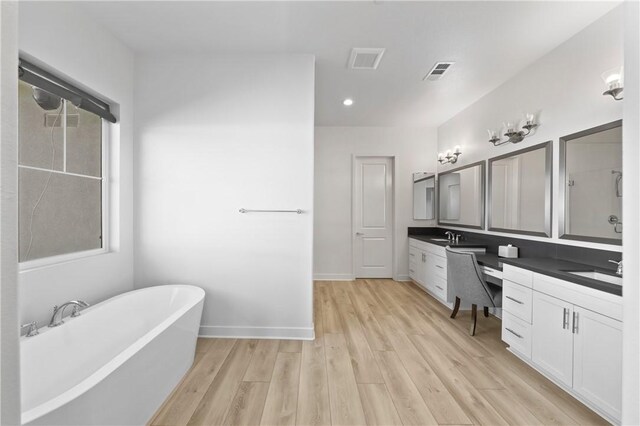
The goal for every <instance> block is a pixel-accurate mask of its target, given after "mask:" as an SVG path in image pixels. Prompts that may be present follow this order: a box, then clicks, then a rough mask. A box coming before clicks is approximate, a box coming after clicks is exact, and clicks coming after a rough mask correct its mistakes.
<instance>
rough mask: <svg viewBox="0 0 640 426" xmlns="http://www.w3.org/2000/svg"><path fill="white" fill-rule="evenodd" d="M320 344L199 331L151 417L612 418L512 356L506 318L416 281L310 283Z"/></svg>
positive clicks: (375, 420)
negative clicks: (192, 352)
mask: <svg viewBox="0 0 640 426" xmlns="http://www.w3.org/2000/svg"><path fill="white" fill-rule="evenodd" d="M314 292H315V312H314V314H315V327H316V339H315V340H314V341H304V342H302V341H290V340H235V339H200V340H199V342H198V348H197V354H196V361H195V363H194V366H193V367H192V369H191V370H190V372H189V373H188V374H187V376H186V377H185V379H184V380H183V381H182V383H181V384H180V385H179V386H178V387H177V388H176V390H175V391H174V393H173V394H172V396H171V397H170V398H169V399H168V400H167V401H166V402H165V404H164V405H163V407H162V408H161V409H160V410H159V412H158V413H157V414H156V416H155V417H154V419H153V420H152V422H151V423H152V424H153V425H181V424H185V425H186V424H194V425H196V424H201V425H216V424H237V425H244V424H247V425H248V424H255V425H257V424H265V425H293V424H300V425H325V424H327V425H328V424H340V425H361V424H371V425H373V424H378V425H395V424H413V425H427V424H446V425H462V424H483V425H504V424H518V425H533V424H544V425H551V424H606V422H605V421H604V420H603V419H601V418H600V417H598V416H597V415H596V414H594V413H592V412H591V411H590V410H589V409H587V408H586V407H584V406H583V405H582V404H581V403H580V402H578V401H576V400H575V399H573V398H572V397H571V396H569V395H568V394H566V393H565V392H563V391H562V390H561V389H560V388H558V387H557V386H555V385H554V384H553V383H551V382H550V381H549V380H547V379H545V378H544V377H542V376H541V375H540V374H538V373H537V372H536V371H535V370H533V369H531V368H530V367H528V366H527V365H526V364H524V363H523V362H522V361H520V360H519V359H517V358H516V357H515V356H513V355H511V354H510V353H509V352H508V351H507V350H506V349H505V345H504V344H503V343H502V342H501V340H500V321H499V320H498V319H496V318H494V317H490V318H485V317H480V318H478V328H477V331H476V336H475V337H471V336H469V334H468V327H469V321H470V315H469V312H461V313H460V314H459V315H458V317H457V318H456V319H455V320H451V319H449V313H450V311H449V310H448V309H447V308H446V307H445V306H443V305H441V304H440V303H438V302H437V301H435V300H434V299H432V298H431V297H430V296H428V295H427V294H426V293H425V292H423V291H422V290H420V289H419V288H418V287H417V286H415V285H414V284H412V283H400V282H395V281H391V280H357V281H354V282H328V281H325V282H316V283H315V289H314Z"/></svg>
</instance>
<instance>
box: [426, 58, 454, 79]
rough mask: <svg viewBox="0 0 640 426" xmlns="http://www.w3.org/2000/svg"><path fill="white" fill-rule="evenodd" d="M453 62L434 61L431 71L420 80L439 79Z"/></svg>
mask: <svg viewBox="0 0 640 426" xmlns="http://www.w3.org/2000/svg"><path fill="white" fill-rule="evenodd" d="M453 64H455V62H436V64H435V65H434V66H433V68H431V71H429V72H428V73H427V75H425V76H424V78H423V79H422V80H430V81H434V80H440V79H441V78H442V76H443V75H444V73H445V72H447V71H449V70H450V69H451V67H452V66H453Z"/></svg>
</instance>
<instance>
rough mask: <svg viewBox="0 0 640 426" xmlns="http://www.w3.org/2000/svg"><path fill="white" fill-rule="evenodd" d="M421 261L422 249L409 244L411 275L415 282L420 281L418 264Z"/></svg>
mask: <svg viewBox="0 0 640 426" xmlns="http://www.w3.org/2000/svg"><path fill="white" fill-rule="evenodd" d="M420 262H421V254H420V250H418V249H417V248H415V247H412V246H409V276H410V277H411V279H412V280H414V281H415V282H419V281H420V275H419V274H418V265H419V263H420Z"/></svg>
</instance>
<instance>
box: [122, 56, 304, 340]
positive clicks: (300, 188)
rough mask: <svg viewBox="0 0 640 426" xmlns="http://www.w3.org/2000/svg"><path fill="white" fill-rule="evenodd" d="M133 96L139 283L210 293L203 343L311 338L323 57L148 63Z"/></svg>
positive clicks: (139, 64) (154, 59)
mask: <svg viewBox="0 0 640 426" xmlns="http://www.w3.org/2000/svg"><path fill="white" fill-rule="evenodd" d="M135 94H136V139H137V144H136V173H137V176H136V193H137V194H138V196H137V198H136V242H137V244H136V268H135V269H136V285H137V286H143V287H144V286H151V285H160V284H167V283H185V284H193V285H197V286H200V287H202V288H203V289H205V291H206V299H205V307H204V313H203V318H202V327H201V329H200V333H201V334H202V335H207V336H246V337H248V336H258V337H284V338H312V337H313V328H312V323H313V315H312V297H313V292H312V285H313V282H312V249H313V122H314V58H313V57H312V56H309V55H291V56H285V55H282V56H279V55H271V56H269V55H265V56H260V55H238V56H212V55H202V56H198V55H191V56H170V55H158V56H142V57H139V58H136V92H135ZM240 208H247V209H298V208H299V209H303V210H304V214H302V215H297V214H291V213H252V214H240V213H239V212H238V210H239V209H240Z"/></svg>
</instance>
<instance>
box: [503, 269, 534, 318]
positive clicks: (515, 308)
mask: <svg viewBox="0 0 640 426" xmlns="http://www.w3.org/2000/svg"><path fill="white" fill-rule="evenodd" d="M532 296H533V290H531V289H530V288H527V287H523V286H521V285H519V284H515V283H512V282H510V281H506V280H503V281H502V310H503V311H506V312H509V313H510V314H511V315H513V316H516V317H518V318H520V319H521V320H523V321H525V322H527V323H528V324H531V309H532V307H531V299H532Z"/></svg>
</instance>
